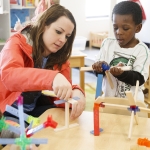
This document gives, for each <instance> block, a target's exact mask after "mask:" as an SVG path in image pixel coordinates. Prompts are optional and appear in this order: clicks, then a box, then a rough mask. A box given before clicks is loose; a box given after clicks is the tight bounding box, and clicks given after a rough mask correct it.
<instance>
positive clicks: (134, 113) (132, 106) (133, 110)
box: [94, 81, 150, 139]
mask: <svg viewBox="0 0 150 150" xmlns="http://www.w3.org/2000/svg"><path fill="white" fill-rule="evenodd" d="M138 87H139V82H138V81H137V84H136V89H135V95H134V97H133V95H132V93H131V91H126V96H127V99H128V100H129V103H130V106H125V105H117V104H110V103H105V99H107V97H101V96H99V97H98V98H97V99H96V100H95V102H94V106H95V105H98V104H99V106H100V107H103V108H105V107H113V108H116V109H125V108H126V109H128V110H129V111H131V120H130V126H129V133H128V138H129V139H130V138H131V131H132V126H133V117H135V121H136V124H137V125H138V115H137V112H138V111H143V112H147V113H149V112H150V109H147V108H144V107H138V106H136V103H135V101H136V96H137V92H138ZM122 99H123V98H122ZM102 100H103V102H102ZM94 108H95V107H94ZM97 111H98V110H97ZM94 112H95V111H94ZM95 119H96V120H97V121H94V135H95V136H98V135H99V113H98V115H95V118H94V120H95Z"/></svg>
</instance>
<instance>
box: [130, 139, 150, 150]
mask: <svg viewBox="0 0 150 150" xmlns="http://www.w3.org/2000/svg"><path fill="white" fill-rule="evenodd" d="M130 150H150V140H148V139H147V138H143V139H142V138H139V139H138V140H137V145H133V146H131V147H130Z"/></svg>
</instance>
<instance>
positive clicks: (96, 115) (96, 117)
mask: <svg viewBox="0 0 150 150" xmlns="http://www.w3.org/2000/svg"><path fill="white" fill-rule="evenodd" d="M93 109H94V110H93V111H94V135H95V136H99V134H100V131H99V128H100V126H99V104H97V103H94V108H93Z"/></svg>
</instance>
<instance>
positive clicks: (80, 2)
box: [60, 0, 150, 43]
mask: <svg viewBox="0 0 150 150" xmlns="http://www.w3.org/2000/svg"><path fill="white" fill-rule="evenodd" d="M120 1H123V0H111V6H108V7H110V9H111V11H110V14H111V12H112V9H113V7H114V5H115V4H116V3H118V2H120ZM93 2H94V0H93ZM140 2H141V3H142V5H143V7H144V10H145V13H146V17H147V20H146V21H145V23H144V24H143V28H142V30H141V32H140V33H139V34H137V37H138V38H139V39H140V40H142V41H143V42H147V43H150V33H149V32H148V28H150V8H149V6H150V0H140ZM60 4H61V5H63V6H65V7H66V8H67V9H69V10H70V11H71V12H72V14H73V16H74V17H75V20H76V23H77V35H80V36H84V37H87V39H89V35H90V32H91V31H92V32H102V31H108V32H109V36H114V34H113V29H112V22H111V18H107V19H106V18H104V19H99V20H88V21H87V20H86V18H85V0H60ZM110 16H111V15H110Z"/></svg>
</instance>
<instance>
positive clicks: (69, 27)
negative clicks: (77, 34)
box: [43, 16, 74, 57]
mask: <svg viewBox="0 0 150 150" xmlns="http://www.w3.org/2000/svg"><path fill="white" fill-rule="evenodd" d="M73 30H74V24H73V23H72V22H71V21H70V20H69V19H68V18H67V17H65V16H62V17H60V18H59V19H57V20H56V21H55V22H53V23H52V24H50V25H49V26H45V29H44V32H43V42H44V44H45V50H44V53H43V56H44V57H46V56H48V55H49V54H51V53H56V52H57V51H59V50H60V49H61V48H62V47H63V46H64V44H65V43H66V42H67V39H68V38H69V37H70V36H71V34H72V32H73Z"/></svg>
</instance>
